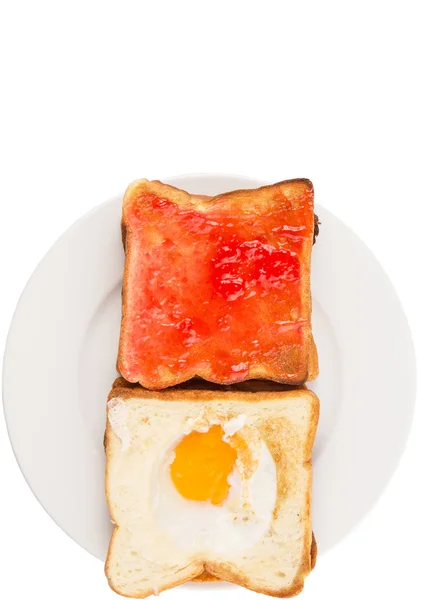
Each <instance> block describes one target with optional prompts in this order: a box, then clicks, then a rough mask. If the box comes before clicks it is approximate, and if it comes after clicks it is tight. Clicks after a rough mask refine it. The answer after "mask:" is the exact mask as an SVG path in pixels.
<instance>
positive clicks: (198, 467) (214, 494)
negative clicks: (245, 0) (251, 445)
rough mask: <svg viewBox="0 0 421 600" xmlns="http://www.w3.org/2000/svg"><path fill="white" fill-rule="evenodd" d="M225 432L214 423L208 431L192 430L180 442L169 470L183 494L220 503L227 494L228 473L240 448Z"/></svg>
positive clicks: (195, 498)
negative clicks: (224, 437)
mask: <svg viewBox="0 0 421 600" xmlns="http://www.w3.org/2000/svg"><path fill="white" fill-rule="evenodd" d="M223 436H224V431H223V429H222V427H221V426H220V425H213V426H212V427H211V428H210V429H209V430H208V431H206V432H205V433H201V432H199V431H192V432H191V433H189V434H188V435H186V436H185V437H184V438H183V439H182V440H181V442H180V443H179V444H178V446H177V448H176V449H175V458H174V461H173V462H172V464H171V467H170V471H171V478H172V480H173V483H174V485H175V487H176V488H177V491H178V492H179V493H180V494H181V495H182V496H184V498H187V499H188V500H198V501H202V502H204V501H210V502H212V504H221V503H222V502H223V501H224V500H225V498H226V497H227V496H228V492H229V488H230V484H229V483H228V476H229V474H230V473H231V471H232V469H233V467H234V463H235V461H236V460H237V452H236V450H235V449H234V448H232V446H230V445H229V444H228V443H227V442H224V440H223V439H222V438H223Z"/></svg>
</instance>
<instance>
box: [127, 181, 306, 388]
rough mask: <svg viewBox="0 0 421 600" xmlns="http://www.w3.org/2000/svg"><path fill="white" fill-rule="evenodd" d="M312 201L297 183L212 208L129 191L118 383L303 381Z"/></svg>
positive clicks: (231, 197)
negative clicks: (190, 380)
mask: <svg viewBox="0 0 421 600" xmlns="http://www.w3.org/2000/svg"><path fill="white" fill-rule="evenodd" d="M313 196H314V191H313V185H312V183H311V182H310V181H309V180H308V179H293V180H289V181H283V182H280V183H276V184H274V185H268V186H264V187H261V188H258V189H252V190H237V191H233V192H228V193H225V194H220V195H217V196H213V197H210V196H198V195H191V194H189V193H187V192H185V191H183V190H180V189H177V188H175V187H173V186H169V185H165V184H163V183H161V182H160V181H148V180H146V179H142V180H139V181H135V182H134V183H132V184H131V185H130V186H129V187H128V189H127V191H126V194H125V196H124V201H123V215H122V230H123V242H124V247H125V252H126V260H125V269H124V281H123V307H122V322H121V333H120V345H119V353H118V362H117V364H118V370H119V372H120V373H121V375H122V376H123V377H125V379H127V380H128V381H130V382H134V383H139V384H141V385H142V386H144V387H146V388H149V389H163V388H165V387H168V386H173V385H176V384H178V383H181V382H183V381H187V380H188V379H191V378H192V377H194V376H199V377H202V378H203V379H206V380H208V381H212V382H215V383H218V384H232V383H237V382H241V381H245V380H248V379H269V380H272V381H277V382H280V383H286V384H289V385H300V384H302V383H304V382H305V381H307V380H311V379H314V378H315V377H316V376H317V373H318V362H317V351H316V346H315V344H314V340H313V336H312V328H311V295H310V263H311V252H312V246H313V239H314V236H315V235H316V233H317V231H316V229H317V228H316V227H315V216H314V199H313ZM316 222H317V219H316Z"/></svg>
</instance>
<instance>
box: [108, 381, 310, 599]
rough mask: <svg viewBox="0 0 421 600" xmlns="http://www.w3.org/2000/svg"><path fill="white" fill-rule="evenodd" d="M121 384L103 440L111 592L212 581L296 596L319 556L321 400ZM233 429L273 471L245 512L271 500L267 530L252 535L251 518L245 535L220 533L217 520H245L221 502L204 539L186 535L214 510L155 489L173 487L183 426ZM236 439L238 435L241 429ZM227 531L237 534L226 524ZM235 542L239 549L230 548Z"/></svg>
mask: <svg viewBox="0 0 421 600" xmlns="http://www.w3.org/2000/svg"><path fill="white" fill-rule="evenodd" d="M121 383H122V382H121V380H119V381H118V382H117V384H116V387H114V388H113V390H112V391H111V393H110V395H109V401H108V407H107V427H106V434H105V442H106V495H107V501H108V505H109V509H110V513H111V518H112V520H113V522H114V523H115V529H114V533H113V536H112V539H111V542H110V547H109V552H108V557H107V561H106V575H107V577H108V580H109V583H110V586H111V587H112V588H113V589H114V590H115V591H116V592H117V593H119V594H121V595H124V596H127V597H134V598H144V597H147V596H149V595H150V594H153V593H159V592H161V591H163V590H165V589H168V588H171V587H174V586H176V585H179V584H181V583H183V582H186V581H190V580H193V579H194V578H196V577H202V578H203V576H205V577H209V576H213V577H216V578H218V579H223V580H226V581H230V582H232V583H237V584H239V585H242V586H244V587H247V588H249V589H251V590H254V591H257V592H262V593H265V594H269V595H273V596H278V597H289V596H293V595H295V594H297V593H299V592H300V590H301V589H302V587H303V584H304V579H305V577H306V576H307V575H308V573H309V572H310V571H311V569H312V566H314V561H315V555H316V546H315V544H314V543H313V541H312V527H311V478H312V470H311V452H312V446H313V441H314V436H315V432H316V428H317V421H318V414H319V403H318V399H317V397H316V396H315V395H314V394H313V393H312V392H310V391H308V390H306V389H289V391H277V390H272V391H260V388H259V384H258V383H257V384H255V385H254V389H255V390H257V391H254V392H252V391H243V390H241V389H238V388H239V387H240V388H241V386H224V387H219V388H218V389H216V388H213V389H203V386H201V385H199V386H198V388H197V389H195V388H194V386H193V383H190V384H189V385H188V386H186V388H187V389H184V388H183V386H179V387H177V388H172V389H169V390H164V391H161V392H154V391H149V390H145V389H143V388H140V387H132V388H130V387H118V386H119V385H121ZM252 387H253V386H252ZM262 387H264V386H262ZM236 388H237V389H236ZM249 389H252V388H249ZM218 419H219V421H218ZM238 421H241V422H244V421H245V425H244V427H246V428H248V429H247V431H248V432H249V433H250V432H252V433H253V436H254V435H255V434H256V435H258V436H259V437H260V439H261V442H262V447H261V448H262V449H261V457H263V455H264V453H263V447H265V448H266V449H267V450H268V452H269V454H268V455H270V456H271V457H272V458H271V460H272V461H273V463H274V471H273V473H274V479H273V489H271V488H270V486H269V487H268V488H265V486H264V485H263V484H262V483H259V485H258V486H257V488H256V487H255V488H253V484H251V486H252V487H251V489H252V490H253V489H254V490H255V491H254V492H253V493H252V495H251V497H252V498H253V502H252V503H251V506H252V507H253V510H254V509H255V510H256V515H260V514H263V513H259V510H260V509H259V507H258V505H259V506H260V505H261V504H262V502H263V504H264V503H265V502H269V500H267V499H266V500H265V498H270V495H271V494H273V504H271V505H270V507H271V508H270V511H269V513H268V515H267V521H265V523H264V524H263V525H264V527H263V525H262V524H261V523H260V524H259V525H256V526H255V525H254V523H253V519H252V521H251V525H250V526H251V527H255V528H254V529H250V530H248V529H247V534H246V535H244V536H242V533H243V530H242V529H240V530H232V529H226V527H228V525H224V526H223V527H222V529H221V530H220V531H219V530H218V519H219V520H221V519H226V518H227V519H231V518H232V519H233V520H234V521H235V520H236V517H237V516H239V517H241V514H242V513H241V512H239V513H238V515H237V513H236V511H235V510H234V509H233V512H232V513H231V512H230V511H231V508H230V507H228V508H224V507H225V504H227V506H228V503H227V502H225V503H223V504H222V505H221V506H222V509H223V510H225V512H221V513H215V514H216V515H217V517H216V519H215V522H214V521H213V520H212V519H213V516H212V515H213V514H214V513H207V512H206V513H204V515H206V519H205V520H204V523H205V524H208V523H210V525H209V526H210V527H211V528H212V530H211V531H208V532H207V533H206V536H205V537H204V538H203V539H202V538H201V537H200V535H201V533H200V528H199V529H198V530H192V529H191V527H190V520H191V521H192V523H193V521H194V520H195V518H196V517H195V514H196V513H197V512H198V511H199V513H200V510H202V509H201V507H202V505H203V506H204V510H205V511H206V510H208V508H206V507H209V506H210V505H209V504H208V503H204V502H193V504H194V505H195V506H194V510H193V504H192V501H191V500H185V499H183V498H182V497H181V495H180V494H178V492H176V491H175V488H174V490H170V488H168V487H167V488H165V487H163V486H161V484H160V483H157V482H160V481H161V479H162V480H163V481H170V480H169V476H168V473H167V470H168V468H169V467H168V461H167V458H168V456H170V457H171V452H173V450H174V446H175V445H176V444H177V443H178V441H179V440H180V438H182V437H183V435H184V434H185V432H186V426H187V425H188V424H190V425H189V427H190V428H192V427H193V430H194V429H195V427H197V429H199V428H200V427H202V429H201V431H203V430H204V429H203V423H204V422H207V423H208V424H209V425H208V426H210V424H211V423H215V422H220V423H225V424H227V423H232V422H238ZM192 423H193V425H192ZM195 423H196V425H195ZM205 429H206V427H205ZM238 433H239V434H240V435H243V434H242V430H241V429H240V431H239V432H238ZM253 436H252V438H253ZM252 438H247V436H245V437H244V439H252ZM250 447H251V444H250ZM168 453H169V454H168ZM166 457H167V458H166ZM262 465H263V462H262ZM259 468H260V467H259ZM204 469H205V470H206V465H204ZM269 471H270V469H269V467H268V465H266V466H265V467H264V469H263V466H262V471H261V473H263V472H265V473H266V472H267V473H269ZM267 473H266V475H265V477H266V476H267V477H269V475H267ZM255 476H256V477H257V472H256V475H255ZM250 481H252V480H250ZM265 481H266V482H267V481H271V480H270V478H269V479H267V480H265ZM259 482H263V480H259ZM233 485H234V484H233ZM256 489H257V490H259V491H258V492H257V494H256ZM174 494H175V495H174ZM176 496H177V498H176ZM179 498H181V500H178V499H179ZM173 500H174V501H176V502H175V503H174V506H173V505H172V502H173ZM177 502H182V503H187V504H186V512H185V516H186V518H185V519H184V517H183V514H184V512H183V511H184V508H185V507H184V505H183V504H177ZM259 503H260V504H259ZM197 505H200V506H199V509H197V510H196V506H197ZM180 506H181V507H182V508H183V510H182V511H180ZM266 507H267V504H266ZM215 508H216V507H213V508H212V509H211V510H214V509H215ZM218 510H219V507H218ZM195 511H196V513H195ZM172 513H173V515H172ZM209 514H211V518H209ZM227 515H228V516H227ZM264 518H266V516H265V517H264ZM223 522H224V523H225V521H223ZM256 522H257V521H256ZM206 526H208V525H206ZM243 526H246V527H248V524H247V523H246V525H243ZM229 527H236V525H232V523H231V521H230V523H229ZM261 527H263V529H262V528H261ZM233 531H234V533H232V532H233ZM238 531H240V533H237V532H238ZM233 535H234V536H237V538H236V540H234V542H235V543H234V542H231V541H230V540H232V536H233ZM201 544H204V545H201ZM230 544H231V546H230Z"/></svg>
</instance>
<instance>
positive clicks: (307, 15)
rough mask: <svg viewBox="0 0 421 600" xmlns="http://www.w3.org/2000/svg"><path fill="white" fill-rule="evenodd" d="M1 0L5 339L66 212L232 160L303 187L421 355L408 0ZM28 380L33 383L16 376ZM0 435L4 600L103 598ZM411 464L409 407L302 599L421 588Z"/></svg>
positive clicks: (418, 437)
mask: <svg viewBox="0 0 421 600" xmlns="http://www.w3.org/2000/svg"><path fill="white" fill-rule="evenodd" d="M0 6H1V8H0V60H1V83H2V92H1V97H0V102H1V111H0V122H1V129H0V152H1V157H0V158H1V161H0V185H1V189H0V201H1V218H0V227H1V231H0V244H1V253H0V257H1V265H2V277H1V281H2V286H1V289H2V293H1V313H0V335H1V338H2V340H3V344H4V341H5V338H6V335H7V330H8V327H9V324H10V320H11V318H12V315H13V310H14V307H15V305H16V302H17V300H18V298H19V295H20V293H21V291H22V289H23V287H24V285H25V283H26V281H27V279H28V277H29V276H30V274H31V272H32V271H33V270H34V268H35V267H36V265H37V263H38V262H39V260H40V259H41V258H42V256H43V255H44V254H45V252H46V251H47V250H48V249H49V248H50V246H51V245H52V244H53V242H54V241H55V240H56V239H57V237H58V236H59V235H60V234H61V233H62V232H63V231H64V230H65V229H66V228H67V227H68V226H69V225H70V224H71V223H72V222H73V221H74V220H75V219H77V218H78V217H80V216H82V215H83V214H84V213H85V212H87V211H88V210H89V209H90V208H92V207H94V206H95V205H97V204H98V203H100V202H102V201H103V200H105V199H107V198H109V197H111V196H113V195H115V194H116V193H119V192H121V191H123V190H124V188H125V187H126V185H127V184H128V183H129V182H130V181H131V180H132V179H135V178H137V177H144V176H145V177H148V178H165V177H168V176H170V175H176V174H182V173H195V172H222V173H224V172H228V173H236V174H242V175H250V176H252V177H256V178H261V179H265V180H270V181H276V180H281V179H285V178H293V177H308V178H310V179H312V181H313V183H314V185H315V190H316V199H317V201H318V202H319V203H321V204H323V205H324V206H326V207H327V208H328V209H329V210H331V211H332V212H334V213H335V214H336V215H337V216H339V217H340V218H341V219H342V220H344V221H345V222H346V223H347V224H348V225H349V226H351V228H353V229H354V230H355V231H356V232H357V233H358V234H359V235H360V236H361V237H362V238H363V240H364V241H366V242H367V243H368V245H369V246H370V247H371V249H372V250H373V251H374V253H375V254H376V256H377V257H378V258H379V260H380V261H381V262H382V264H383V265H384V267H385V269H386V270H387V272H388V274H389V275H390V277H391V279H392V281H393V282H394V284H395V286H396V287H397V289H398V292H399V294H400V297H401V300H402V303H403V305H404V309H405V311H406V313H407V316H408V319H409V322H410V325H411V328H412V330H413V335H414V341H415V343H416V345H417V348H418V353H419V350H420V347H421V346H420V344H421V319H420V300H421V298H420V294H419V291H418V287H419V286H417V283H418V280H419V278H420V266H419V258H420V250H419V238H420V226H419V214H420V210H419V206H420V203H421V186H420V165H421V154H420V139H421V137H420V135H421V127H420V117H419V111H420V106H421V95H420V90H419V85H420V64H419V61H418V57H417V53H419V52H420V51H421V46H420V42H419V39H420V37H419V31H418V28H419V21H418V20H417V18H416V7H417V3H416V2H382V3H380V2H378V3H377V2H373V1H366V2H356V1H354V2H348V3H343V2H312V3H310V2H309V3H302V2H294V3H293V2H281V1H279V2H264V1H261V0H260V1H256V2H244V1H243V2H228V1H226V2H221V3H219V2H216V1H213V2H200V1H196V2H194V3H191V4H190V3H186V2H178V1H173V2H168V3H164V2H140V1H138V2H123V1H120V2H75V1H74V2H67V3H64V2H43V1H41V0H39V1H38V2H29V1H27V2H19V1H15V2H13V3H12V2H3V3H1V5H0ZM386 336H387V332H386ZM390 343H393V340H390ZM48 368H51V365H46V377H48ZM21 385H23V386H26V387H27V389H28V393H29V394H30V393H31V382H30V381H26V380H25V373H22V381H21ZM396 402H399V398H396ZM379 426H381V414H379ZM375 439H376V432H375V431H373V444H375ZM0 445H1V469H2V471H1V485H0V489H1V493H0V515H1V519H2V528H1V535H0V554H1V573H2V576H1V583H0V586H1V588H0V589H1V591H0V595H1V597H2V598H7V600H15V599H18V598H19V599H20V598H26V597H28V598H29V597H31V598H32V597H33V596H34V595H36V596H37V597H40V598H43V599H45V600H50V599H54V600H56V599H57V597H60V599H61V600H67V599H72V600H73V599H74V598H75V597H77V598H78V599H79V600H85V599H86V600H88V599H89V600H90V599H94V598H95V600H100V599H106V598H111V597H113V593H112V592H111V591H110V590H109V589H108V586H107V583H106V580H105V578H104V576H103V572H102V569H103V565H102V564H101V563H100V562H99V561H97V559H95V558H93V557H92V556H90V555H89V554H87V553H86V552H85V551H84V550H82V549H80V548H79V547H78V546H77V545H76V544H75V543H74V542H73V541H72V540H70V539H69V538H68V537H67V536H66V535H65V534H64V533H63V532H62V531H61V530H60V529H59V528H58V527H56V525H55V524H54V523H53V522H52V520H51V519H50V518H49V517H48V515H47V514H46V513H45V512H44V511H43V509H42V508H41V506H40V505H39V504H38V503H37V501H36V500H35V498H34V497H33V495H32V493H31V491H30V490H29V488H28V487H27V486H26V483H25V481H24V479H23V477H22V475H21V473H20V471H19V469H18V466H17V464H16V462H15V459H14V456H13V453H12V450H11V447H10V445H9V441H8V438H7V433H6V429H5V425H4V420H3V418H2V417H1V420H0ZM420 456H421V410H420V406H418V408H417V412H416V416H415V421H414V427H413V429H412V432H411V437H410V440H409V443H408V445H407V448H406V452H405V455H404V458H403V460H402V462H401V464H400V467H399V469H398V471H397V472H396V474H395V476H394V478H393V480H392V482H391V483H390V485H389V486H388V488H387V490H386V493H385V494H384V496H383V497H382V499H381V500H380V501H379V502H378V504H377V506H376V507H375V510H373V511H372V512H371V514H370V516H369V517H368V518H367V519H366V520H365V521H364V522H363V523H362V524H361V526H360V527H358V529H357V530H355V531H354V532H353V533H352V534H351V535H350V536H348V538H346V539H345V540H344V541H343V542H342V543H341V544H340V545H339V546H337V547H336V548H334V549H333V550H332V551H330V552H329V553H328V554H327V555H325V556H323V557H322V558H321V559H320V561H319V563H318V566H317V568H316V570H315V571H314V572H313V573H312V574H311V576H310V577H309V578H308V580H307V582H306V589H305V591H304V593H303V595H302V597H303V598H305V599H315V598H323V599H324V600H331V599H332V600H333V599H335V600H336V599H337V598H338V597H340V598H341V600H348V599H351V598H352V599H354V598H356V597H358V598H362V599H363V600H365V599H366V598H367V599H369V598H382V599H386V600H388V599H389V598H390V599H391V598H400V599H411V600H412V599H413V598H414V599H416V598H419V597H420V594H421V592H420V587H421V585H420V581H419V577H418V572H419V568H420V567H419V561H420V558H421V551H420V541H419V536H420V535H421V521H420V514H421V511H420V509H419V506H420V503H421V494H420V490H419V488H420V486H419V477H420ZM359 492H360V493H362V494H363V493H364V490H363V489H361V490H360V491H359ZM195 589H196V588H195ZM187 593H189V594H190V595H191V594H192V593H193V594H194V595H195V596H196V595H197V591H196V592H191V591H190V592H186V595H187ZM213 593H214V594H215V593H216V592H213ZM218 593H220V596H222V595H223V593H221V592H218ZM249 595H250V597H251V594H249ZM167 596H168V597H169V598H171V593H167V594H165V595H164V597H167Z"/></svg>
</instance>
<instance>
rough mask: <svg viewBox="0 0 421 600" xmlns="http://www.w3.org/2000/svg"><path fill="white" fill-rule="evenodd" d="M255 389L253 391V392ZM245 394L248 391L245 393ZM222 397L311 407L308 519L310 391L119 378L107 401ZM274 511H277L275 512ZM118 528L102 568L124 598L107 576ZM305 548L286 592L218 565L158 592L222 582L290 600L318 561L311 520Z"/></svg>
mask: <svg viewBox="0 0 421 600" xmlns="http://www.w3.org/2000/svg"><path fill="white" fill-rule="evenodd" d="M266 386H267V387H270V388H272V390H271V391H268V390H267V389H266V390H262V387H263V388H265V387H266ZM253 389H254V391H252V390H253ZM246 390H247V391H246ZM221 394H223V395H224V396H225V395H226V396H227V397H228V398H229V400H234V401H238V402H247V403H249V402H253V403H254V402H260V401H268V400H272V399H273V398H274V395H275V394H276V396H277V397H278V398H279V395H281V394H282V397H283V398H284V399H285V400H288V399H289V398H291V399H292V398H293V397H297V395H298V396H303V397H306V398H307V399H308V401H309V402H310V404H311V411H312V413H311V414H312V417H311V425H310V427H309V430H308V434H307V437H306V445H305V447H304V452H303V453H304V461H305V462H304V468H305V469H306V470H308V471H309V484H308V486H307V489H306V494H305V511H304V512H305V514H308V515H311V487H312V486H311V471H312V465H311V454H312V448H313V443H314V438H315V435H316V430H317V424H318V418H319V401H318V398H317V396H316V395H315V394H314V393H313V392H312V391H310V390H308V389H307V388H305V387H301V388H291V387H289V388H288V387H287V386H280V385H278V384H276V383H271V382H267V383H266V385H263V382H259V381H257V382H253V381H250V382H245V383H243V384H236V385H230V386H217V385H213V384H209V383H208V382H203V381H190V382H188V383H185V384H183V385H180V386H177V387H174V388H168V389H165V390H161V391H154V390H147V389H145V388H143V387H141V386H139V385H137V384H130V383H128V382H126V381H125V380H124V379H123V378H122V377H119V378H117V379H116V380H115V381H114V384H113V387H112V390H111V391H110V393H109V396H108V399H109V400H111V399H114V398H118V399H119V400H122V401H124V402H126V401H130V400H132V399H139V398H142V399H145V400H152V399H156V400H160V401H163V400H164V401H168V402H171V401H173V400H176V401H186V402H209V401H220V400H221ZM111 434H112V430H111V426H110V424H109V420H108V419H107V422H106V432H105V440H107V438H108V437H109V436H110V435H111ZM105 451H106V455H107V466H106V476H105V490H106V497H107V501H108V504H109V506H110V512H111V519H112V521H113V522H115V519H114V515H113V514H112V508H111V506H112V505H111V502H110V498H109V493H108V489H109V488H108V459H109V458H110V457H109V455H108V452H109V450H108V445H107V443H105ZM274 458H275V459H276V462H277V463H279V461H280V457H279V456H277V453H276V451H275V453H274ZM275 510H276V509H275ZM117 530H118V526H116V527H115V529H114V532H113V534H112V538H111V541H110V546H109V551H108V556H107V560H106V564H105V573H106V575H107V578H108V580H109V583H110V586H111V587H112V589H113V590H114V591H115V592H117V593H118V594H120V595H125V594H124V593H122V591H121V590H120V589H116V588H115V587H113V585H112V581H111V580H110V577H111V575H110V573H109V557H110V555H111V553H112V551H113V544H114V539H115V536H116V534H117ZM304 539H305V544H304V548H303V553H302V557H301V562H300V569H299V570H298V572H297V574H296V577H295V579H294V581H293V583H292V584H291V585H290V586H289V587H288V588H282V589H280V590H278V591H275V592H274V591H273V589H266V588H264V587H263V586H262V587H260V588H256V586H253V584H252V582H249V581H248V580H247V579H246V578H242V577H240V576H239V575H238V573H237V572H235V571H234V570H233V569H232V568H231V567H230V566H229V565H221V564H220V563H218V564H217V565H213V564H210V563H204V564H197V563H196V564H192V565H190V566H189V567H190V568H187V567H186V569H185V570H183V572H182V573H180V574H178V575H179V577H177V580H176V581H174V582H172V583H171V585H168V586H166V587H162V588H160V589H159V591H160V592H161V591H164V590H165V589H170V588H173V587H176V586H178V585H180V584H182V583H186V582H188V581H192V580H194V581H198V582H209V581H218V580H225V581H228V582H231V583H234V584H237V585H241V586H242V587H246V588H248V589H251V590H253V591H256V592H258V593H263V594H266V595H270V596H274V597H279V598H289V597H292V596H295V595H297V594H299V593H300V592H301V590H302V589H303V586H304V580H305V578H306V577H307V575H308V574H309V573H310V572H311V571H312V569H313V568H314V566H315V564H316V558H317V544H316V540H315V537H314V534H313V533H312V528H311V517H310V518H308V519H307V520H306V523H305V535H304ZM155 592H156V590H154V589H151V590H149V591H148V592H146V593H142V594H139V595H133V594H131V595H130V596H127V597H134V598H145V597H147V596H149V595H152V594H154V593H155Z"/></svg>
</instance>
